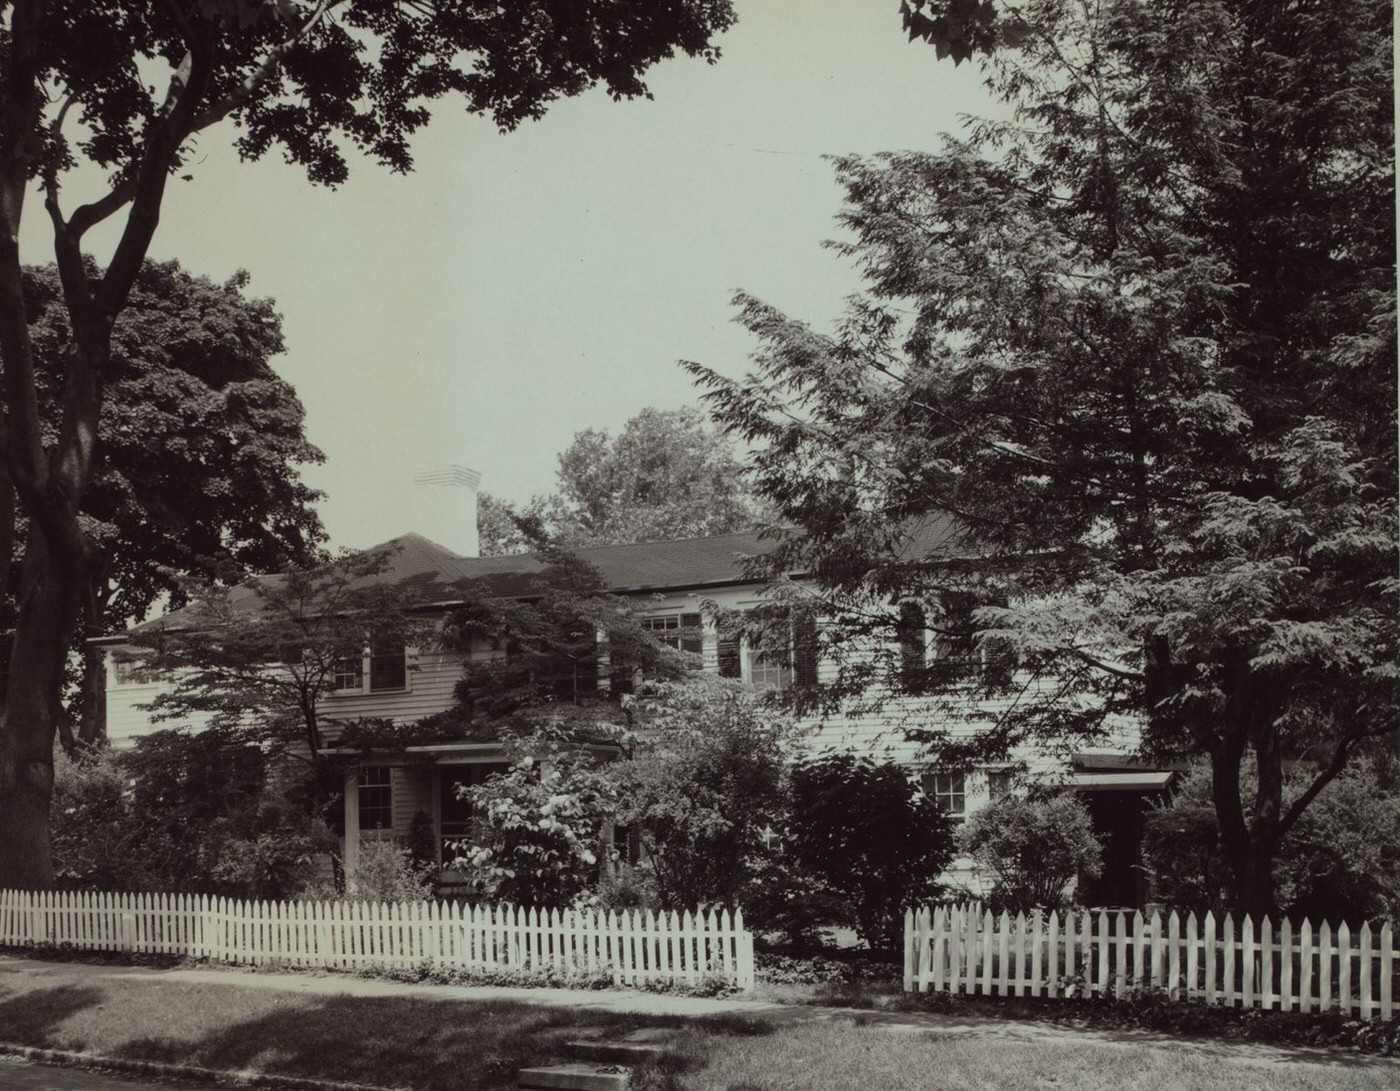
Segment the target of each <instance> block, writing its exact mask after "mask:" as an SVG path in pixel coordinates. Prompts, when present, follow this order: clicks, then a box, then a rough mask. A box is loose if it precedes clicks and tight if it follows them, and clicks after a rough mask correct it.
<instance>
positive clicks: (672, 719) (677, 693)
mask: <svg viewBox="0 0 1400 1091" xmlns="http://www.w3.org/2000/svg"><path fill="white" fill-rule="evenodd" d="M636 715H637V735H636V739H635V742H634V743H633V744H632V746H631V748H630V754H629V756H628V760H626V761H622V762H619V763H617V764H616V765H615V766H613V767H611V768H610V770H609V773H610V776H611V779H612V781H613V783H614V785H615V787H614V792H615V796H616V799H617V801H618V804H617V808H618V809H617V811H616V821H617V822H618V823H619V824H620V825H622V826H624V827H627V828H630V829H632V830H635V831H636V836H637V838H638V839H639V841H640V844H641V847H642V850H643V855H642V860H641V861H640V863H639V865H638V866H639V867H640V868H641V869H643V870H644V871H646V872H647V873H648V874H649V875H650V876H651V877H652V879H653V880H654V882H655V885H656V890H657V896H658V899H659V901H660V903H661V905H662V906H663V907H664V908H668V909H693V908H694V907H696V906H703V905H716V904H721V905H726V906H730V907H733V906H736V905H738V904H740V903H741V901H746V900H747V895H748V894H749V893H750V892H751V891H752V889H753V885H754V883H755V882H756V881H757V880H758V879H759V877H760V876H761V875H762V874H763V871H764V866H765V863H766V861H768V860H770V859H771V858H772V856H773V849H772V848H771V847H770V846H769V842H768V836H767V835H768V832H769V831H770V830H772V829H774V828H777V827H779V826H780V825H781V824H782V822H783V819H784V817H785V815H786V812H787V802H788V801H787V764H788V761H789V760H790V758H791V751H792V743H793V741H794V739H795V736H796V728H795V726H794V725H793V723H792V722H791V720H790V719H788V718H787V717H786V716H784V715H782V714H781V713H778V712H775V711H774V710H773V709H771V708H770V707H767V706H766V705H765V704H764V703H763V702H762V700H761V698H760V697H758V696H757V695H755V694H753V693H752V692H750V691H748V690H746V689H745V688H744V687H743V686H741V685H740V684H738V683H736V682H731V681H727V680H725V679H722V678H716V677H714V676H712V675H697V676H695V677H694V678H692V679H690V680H688V681H685V682H679V683H671V684H663V685H659V686H655V687H651V688H649V689H648V691H647V692H646V693H644V694H643V695H641V697H640V699H639V700H638V702H637V713H636Z"/></svg>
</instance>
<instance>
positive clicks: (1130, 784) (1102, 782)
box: [1069, 769, 1176, 792]
mask: <svg viewBox="0 0 1400 1091" xmlns="http://www.w3.org/2000/svg"><path fill="white" fill-rule="evenodd" d="M1174 776H1176V774H1175V773H1174V772H1172V771H1171V770H1170V769H1167V770H1157V769H1113V770H1109V769H1076V770H1075V771H1074V773H1073V774H1071V776H1070V781H1069V784H1070V787H1071V788H1073V789H1074V790H1075V791H1076V792H1160V791H1163V790H1164V789H1165V788H1166V787H1167V785H1169V784H1170V783H1171V782H1172V777H1174Z"/></svg>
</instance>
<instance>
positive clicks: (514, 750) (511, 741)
mask: <svg viewBox="0 0 1400 1091" xmlns="http://www.w3.org/2000/svg"><path fill="white" fill-rule="evenodd" d="M506 741H507V747H506V752H507V755H508V756H509V759H510V762H511V767H510V769H509V771H508V772H506V773H501V774H497V775H496V776H493V777H489V778H488V779H487V780H486V781H484V782H483V783H481V784H477V785H472V786H471V787H469V788H467V789H465V792H466V794H467V798H469V799H470V800H471V803H472V809H473V815H474V818H475V829H474V831H473V833H472V836H471V837H470V839H469V840H467V841H465V842H463V843H462V844H459V845H458V846H457V857H456V859H455V860H454V863H453V865H452V866H456V867H461V868H462V870H463V871H464V873H465V875H466V877H467V881H468V882H469V883H470V884H471V886H472V888H473V889H474V891H475V892H476V893H477V894H479V895H480V896H482V897H484V898H487V899H489V900H492V901H504V902H508V903H510V904H513V905H522V906H540V907H549V906H554V907H563V906H568V905H571V904H572V903H574V902H575V901H577V900H579V899H580V898H582V897H583V895H584V894H585V892H586V891H587V890H588V889H589V887H590V886H591V885H592V883H593V881H594V879H595V878H596V876H597V871H598V864H599V860H600V856H601V851H602V846H601V841H600V838H601V831H602V829H603V824H604V823H605V822H606V821H607V820H608V818H609V817H610V815H611V813H612V811H613V809H614V807H615V806H616V796H615V793H614V790H613V787H612V784H611V782H610V780H609V778H608V776H607V772H606V770H605V769H604V768H602V767H601V766H600V761H601V760H603V759H604V758H605V757H607V756H611V755H608V754H607V753H606V752H604V753H601V754H600V752H599V751H598V750H597V749H589V748H585V747H582V746H580V745H579V744H578V742H577V740H576V739H575V738H574V737H573V734H572V732H571V731H570V729H569V727H568V726H567V725H566V723H565V722H564V721H563V720H562V719H555V720H553V721H551V722H546V723H544V724H540V725H537V726H536V727H535V729H534V730H532V731H530V732H529V733H528V734H522V735H518V736H515V737H513V738H508V739H507V740H506ZM612 753H613V754H615V753H616V750H615V749H613V750H612Z"/></svg>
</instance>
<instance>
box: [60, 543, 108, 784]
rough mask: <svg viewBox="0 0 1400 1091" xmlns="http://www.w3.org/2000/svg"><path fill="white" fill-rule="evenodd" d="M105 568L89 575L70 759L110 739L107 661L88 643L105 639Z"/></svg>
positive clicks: (100, 651)
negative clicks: (91, 640) (79, 680)
mask: <svg viewBox="0 0 1400 1091" xmlns="http://www.w3.org/2000/svg"><path fill="white" fill-rule="evenodd" d="M102 567H103V566H102V565H99V564H94V565H93V566H92V568H93V570H92V571H91V572H90V573H89V575H88V594H87V608H86V612H85V613H84V616H83V646H82V652H83V678H82V683H81V686H82V688H81V691H80V699H79V705H78V731H77V738H76V740H73V741H72V745H71V746H69V756H70V757H76V756H77V755H78V754H79V753H81V752H83V751H84V750H88V749H90V748H92V747H94V746H98V745H100V744H101V743H103V742H105V741H106V738H107V657H106V656H105V655H104V654H103V653H102V649H101V648H97V647H94V646H93V645H92V644H89V643H88V641H89V640H90V639H91V638H92V637H95V636H102V635H103V633H104V630H105V629H106V622H107V598H108V595H109V593H110V589H109V587H108V582H107V579H106V577H105V576H104V575H103V573H102V571H101V569H102Z"/></svg>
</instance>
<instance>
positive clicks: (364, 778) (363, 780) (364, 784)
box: [355, 765, 394, 833]
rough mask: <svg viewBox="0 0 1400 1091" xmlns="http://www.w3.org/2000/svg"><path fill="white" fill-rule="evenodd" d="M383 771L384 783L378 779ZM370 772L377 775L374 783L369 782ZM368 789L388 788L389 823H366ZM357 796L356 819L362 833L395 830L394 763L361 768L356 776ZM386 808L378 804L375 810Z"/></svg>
mask: <svg viewBox="0 0 1400 1091" xmlns="http://www.w3.org/2000/svg"><path fill="white" fill-rule="evenodd" d="M381 773H382V774H383V776H384V783H382V784H381V783H379V782H378V779H377V778H378V777H379V775H380V774H381ZM370 774H374V775H375V777H376V782H375V783H373V784H370V783H368V778H369V776H370ZM367 789H374V790H378V789H387V792H388V798H389V802H388V804H387V805H385V806H387V808H388V815H389V820H388V823H387V825H383V826H367V825H365V821H364V819H365V791H366V790H367ZM355 797H356V798H355V820H356V824H357V825H358V826H359V829H360V832H361V833H382V832H384V831H388V832H390V833H392V832H393V829H394V767H393V766H392V765H366V766H364V767H363V768H362V769H361V770H360V772H359V775H358V777H357V778H356V792H355ZM384 809H385V808H384V806H376V807H375V810H376V811H382V810H384Z"/></svg>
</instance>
